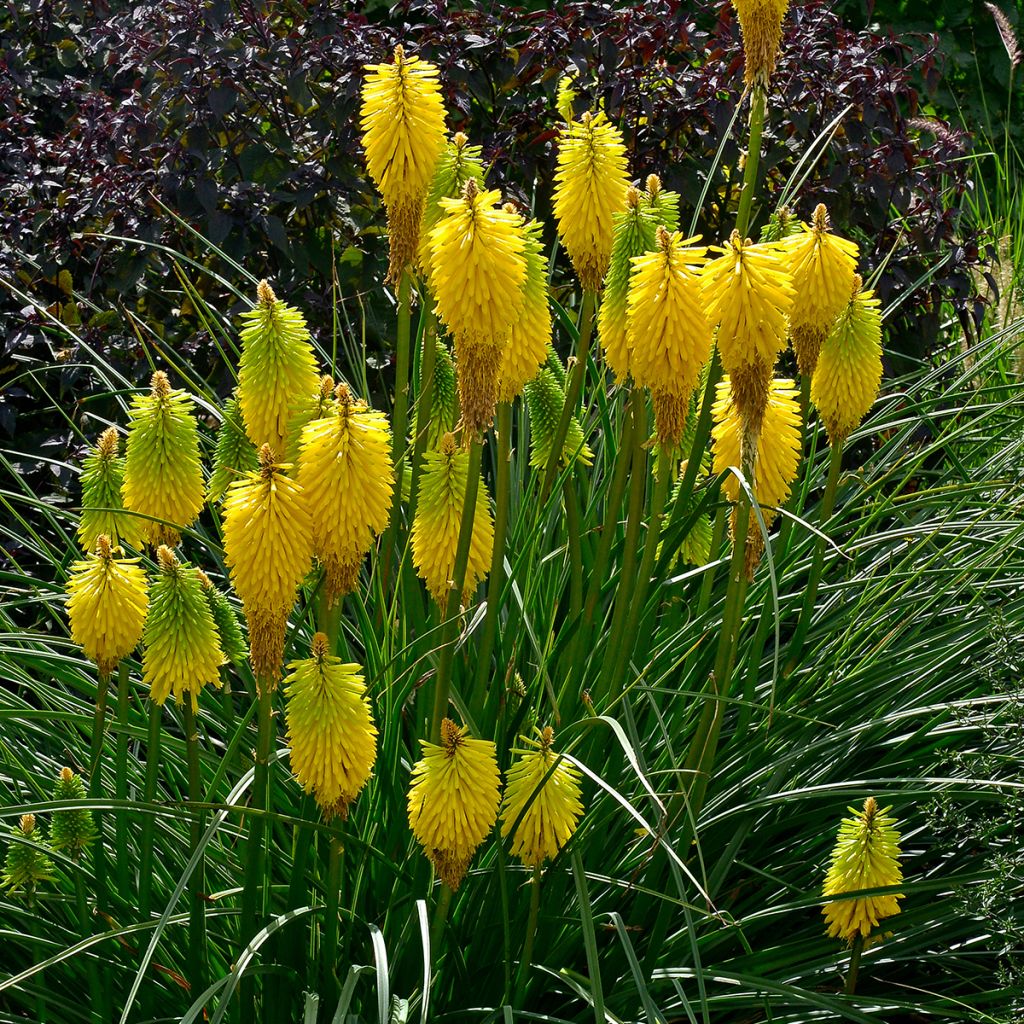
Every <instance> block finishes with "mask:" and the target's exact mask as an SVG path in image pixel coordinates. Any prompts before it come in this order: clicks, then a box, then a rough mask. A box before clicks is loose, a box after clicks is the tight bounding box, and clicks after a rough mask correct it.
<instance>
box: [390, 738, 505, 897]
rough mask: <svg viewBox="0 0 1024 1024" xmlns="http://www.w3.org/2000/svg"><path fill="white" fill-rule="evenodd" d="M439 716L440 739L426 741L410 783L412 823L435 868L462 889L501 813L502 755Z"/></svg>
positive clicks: (410, 819)
mask: <svg viewBox="0 0 1024 1024" xmlns="http://www.w3.org/2000/svg"><path fill="white" fill-rule="evenodd" d="M468 732H469V729H468V728H467V727H466V726H462V727H461V728H460V727H459V726H457V725H456V724H455V723H454V722H453V721H452V720H451V719H450V718H445V719H444V720H443V721H442V722H441V742H440V743H439V744H437V743H428V742H427V741H426V740H421V741H420V742H421V743H422V744H423V757H421V758H420V760H419V761H417V762H416V764H415V765H414V766H413V769H412V785H411V786H410V787H409V827H410V828H411V829H412V832H413V835H414V836H415V837H416V840H417V842H419V844H420V846H422V847H423V850H424V852H425V853H426V855H427V857H428V858H429V860H430V862H431V864H433V865H434V869H435V870H436V871H437V873H438V875H439V876H440V878H441V881H442V882H444V884H445V885H447V886H448V887H449V888H450V889H458V887H459V885H460V883H461V882H462V879H463V878H464V877H465V874H466V869H467V868H468V867H469V862H470V860H471V859H472V857H473V854H474V853H475V852H476V850H477V847H479V846H480V844H481V843H482V842H483V841H484V840H485V839H486V838H487V834H488V833H489V832H490V831H491V829H492V828H493V826H494V823H495V821H496V820H497V817H498V785H499V781H500V780H499V775H498V761H497V757H496V756H495V747H494V744H493V743H492V742H491V741H490V740H477V739H472V738H471V737H470V736H469V735H467V734H468Z"/></svg>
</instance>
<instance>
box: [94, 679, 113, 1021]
mask: <svg viewBox="0 0 1024 1024" xmlns="http://www.w3.org/2000/svg"><path fill="white" fill-rule="evenodd" d="M109 689H110V675H109V674H108V673H105V672H101V673H100V677H99V684H98V686H97V688H96V708H95V711H94V713H93V720H92V743H91V745H90V750H89V798H90V799H91V800H99V799H100V798H101V797H102V796H103V785H102V780H101V778H100V761H101V760H102V758H103V736H104V732H105V731H106V724H107V695H108V693H109ZM105 842H106V841H105V837H104V834H103V814H102V813H101V812H100V811H96V841H95V842H94V843H93V847H92V850H93V876H94V878H95V880H96V908H97V909H98V910H102V911H106V910H109V909H110V906H109V897H108V891H107V851H106V846H105ZM100 989H101V993H102V998H101V1000H100V1005H99V1014H100V1017H101V1019H103V1020H110V1016H111V992H110V988H109V987H108V986H106V985H102V986H101V987H100Z"/></svg>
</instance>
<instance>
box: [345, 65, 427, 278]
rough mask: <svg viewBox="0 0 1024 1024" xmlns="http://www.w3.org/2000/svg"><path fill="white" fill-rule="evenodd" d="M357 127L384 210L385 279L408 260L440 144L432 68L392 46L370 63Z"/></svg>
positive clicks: (394, 275) (398, 274)
mask: <svg viewBox="0 0 1024 1024" xmlns="http://www.w3.org/2000/svg"><path fill="white" fill-rule="evenodd" d="M366 71H367V75H366V79H365V81H364V82H363V89H362V107H361V109H360V115H359V117H360V121H359V123H360V127H361V128H362V131H363V148H364V150H365V151H366V168H367V170H368V171H369V172H370V177H371V178H372V179H373V182H374V184H375V185H376V186H377V189H378V190H379V192H380V194H381V198H382V199H383V200H384V205H385V206H386V207H387V211H388V234H389V243H390V250H391V251H390V258H389V267H388V278H389V280H391V281H397V280H398V279H399V277H401V275H402V271H403V270H404V269H405V268H406V267H407V266H408V265H409V264H410V263H412V262H413V260H414V258H415V256H416V248H417V242H418V239H419V231H420V221H421V219H422V217H423V209H424V204H425V200H426V196H427V190H428V189H429V187H430V183H431V181H432V179H433V177H434V171H435V169H436V168H437V164H438V161H439V160H440V158H441V154H442V153H443V152H444V146H445V128H444V117H445V114H444V103H443V101H442V99H441V87H440V85H439V84H438V80H437V76H438V71H437V68H436V67H435V66H434V65H433V64H431V63H429V62H428V61H425V60H420V58H419V57H407V56H406V55H405V51H404V50H403V48H402V47H401V46H396V47H395V52H394V61H393V62H392V63H391V64H369V65H367V67H366Z"/></svg>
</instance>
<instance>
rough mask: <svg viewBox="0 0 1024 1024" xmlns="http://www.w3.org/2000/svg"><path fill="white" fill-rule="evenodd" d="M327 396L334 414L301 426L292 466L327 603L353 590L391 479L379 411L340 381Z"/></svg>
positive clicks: (380, 528)
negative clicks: (332, 398) (296, 461)
mask: <svg viewBox="0 0 1024 1024" xmlns="http://www.w3.org/2000/svg"><path fill="white" fill-rule="evenodd" d="M335 400H336V404H335V410H334V412H332V413H331V414H330V415H329V416H325V417H324V418H323V419H318V420H312V421H311V422H309V423H307V424H306V426H305V427H304V428H303V430H302V439H301V441H300V442H299V448H300V453H301V454H300V456H299V470H298V482H299V486H300V487H301V488H302V490H303V494H304V497H305V502H306V507H307V508H308V510H309V514H310V516H311V518H312V524H313V553H314V554H315V555H316V556H317V558H319V559H320V561H321V563H322V564H323V566H324V571H325V574H326V580H325V585H326V592H327V599H328V602H329V603H331V604H333V603H334V601H336V600H337V598H338V597H340V596H342V595H344V594H347V593H349V592H350V591H352V590H353V589H355V585H356V582H357V580H358V579H359V568H360V566H361V565H362V562H363V559H364V558H365V557H366V555H367V553H368V552H369V550H370V548H371V547H373V543H374V540H375V539H376V537H378V536H379V535H380V534H381V533H383V532H384V530H386V529H387V525H388V521H389V520H390V518H391V496H392V493H393V491H394V479H395V468H394V464H393V463H392V461H391V429H390V427H389V426H388V419H387V417H386V416H385V415H384V413H382V412H378V411H377V410H374V409H370V408H368V407H367V406H366V405H365V404H364V403H362V402H356V401H354V400H353V398H352V393H351V392H350V391H349V389H348V387H347V385H345V384H339V385H338V386H337V389H336V391H335Z"/></svg>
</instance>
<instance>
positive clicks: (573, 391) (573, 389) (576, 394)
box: [541, 291, 597, 501]
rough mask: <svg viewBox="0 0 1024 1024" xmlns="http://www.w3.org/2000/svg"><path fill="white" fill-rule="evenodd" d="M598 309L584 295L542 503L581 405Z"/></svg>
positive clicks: (593, 299)
mask: <svg viewBox="0 0 1024 1024" xmlns="http://www.w3.org/2000/svg"><path fill="white" fill-rule="evenodd" d="M596 305H597V296H596V294H595V293H594V292H591V291H586V292H584V293H583V303H582V307H581V309H580V328H579V343H578V344H577V346H576V364H575V366H573V368H572V373H571V374H570V376H569V384H568V387H567V388H566V391H565V405H563V406H562V415H561V416H560V417H559V420H558V425H557V426H556V427H555V433H554V435H553V436H552V438H551V452H550V453H549V455H548V464H547V466H545V468H544V483H543V487H542V488H541V500H542V501H543V500H545V499H546V498H547V496H548V495H549V494H550V493H551V488H552V486H553V485H554V483H555V477H557V476H558V464H559V462H560V461H561V458H562V450H563V448H564V447H565V438H566V435H567V434H568V433H569V423H570V422H571V420H572V418H573V416H574V415H575V414H576V407H577V406H578V405H579V402H580V395H581V394H582V393H583V380H584V377H585V376H586V373H587V358H588V356H589V355H590V339H591V336H592V335H593V333H594V309H595V307H596Z"/></svg>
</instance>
